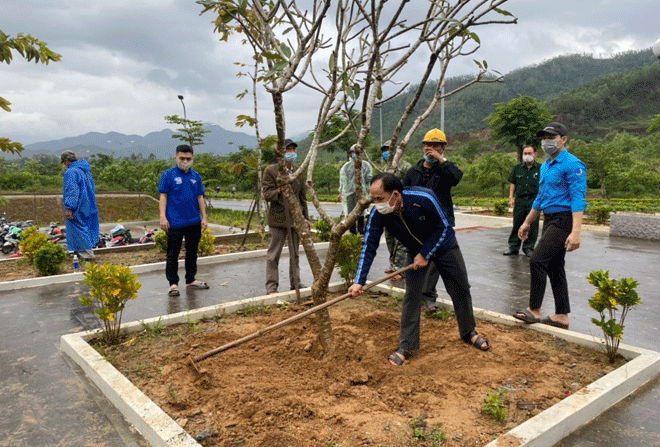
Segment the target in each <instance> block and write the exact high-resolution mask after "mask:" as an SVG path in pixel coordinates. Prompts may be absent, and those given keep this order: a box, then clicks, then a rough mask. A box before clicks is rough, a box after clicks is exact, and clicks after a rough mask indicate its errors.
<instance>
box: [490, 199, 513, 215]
mask: <svg viewBox="0 0 660 447" xmlns="http://www.w3.org/2000/svg"><path fill="white" fill-rule="evenodd" d="M493 212H494V213H495V215H496V216H506V213H508V212H509V200H508V199H497V200H494V201H493Z"/></svg>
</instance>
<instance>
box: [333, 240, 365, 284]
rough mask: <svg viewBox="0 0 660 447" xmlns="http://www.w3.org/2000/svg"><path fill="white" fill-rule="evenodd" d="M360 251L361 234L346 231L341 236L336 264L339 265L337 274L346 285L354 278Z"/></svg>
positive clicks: (351, 282)
mask: <svg viewBox="0 0 660 447" xmlns="http://www.w3.org/2000/svg"><path fill="white" fill-rule="evenodd" d="M361 251H362V236H360V235H359V234H350V233H347V234H344V235H343V236H342V237H341V241H340V242H339V250H338V252H337V266H338V267H339V276H341V277H342V278H343V279H344V281H345V282H346V285H347V286H350V285H351V284H353V282H354V280H355V274H356V273H357V267H358V261H359V260H360V252H361Z"/></svg>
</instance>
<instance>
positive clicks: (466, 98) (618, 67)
mask: <svg viewBox="0 0 660 447" xmlns="http://www.w3.org/2000/svg"><path fill="white" fill-rule="evenodd" d="M659 63H660V62H658V59H657V57H655V56H654V55H653V53H652V51H651V50H650V49H648V50H644V51H633V52H627V53H623V54H620V55H617V56H615V57H612V58H609V59H597V58H594V57H593V56H591V55H580V54H574V55H569V56H560V57H556V58H554V59H550V60H547V61H543V62H541V63H539V64H537V65H533V66H529V67H524V68H519V69H517V70H514V71H512V72H510V73H508V74H506V75H504V78H503V80H502V82H497V83H489V84H477V85H473V86H471V87H469V88H467V89H466V90H463V91H462V92H459V93H457V94H455V95H453V96H451V97H450V98H448V99H447V100H446V101H445V132H446V133H447V135H448V136H450V137H451V136H453V135H457V134H462V133H466V132H475V131H478V130H480V129H484V128H485V127H486V123H485V122H484V121H483V119H484V118H485V117H486V116H488V114H490V113H491V112H492V111H493V110H494V109H495V107H496V104H497V103H504V102H508V101H510V100H511V99H513V98H516V97H518V96H520V95H526V96H531V97H533V98H536V99H539V100H541V101H547V102H548V103H549V105H550V103H551V102H552V101H551V100H553V99H554V98H557V97H559V96H560V95H562V94H563V95H564V96H565V97H570V96H571V93H569V92H571V91H573V90H575V89H578V88H580V87H581V86H583V85H585V84H587V83H589V82H592V81H595V80H596V79H598V78H601V77H604V76H610V75H615V74H620V75H624V74H629V73H631V72H633V71H635V70H637V69H639V68H642V67H648V66H651V65H653V64H659ZM469 79H471V78H470V77H469V76H461V77H453V78H449V79H447V83H446V88H445V91H447V92H449V91H451V90H453V89H454V88H456V87H458V86H459V85H461V84H463V83H465V82H466V81H467V80H469ZM434 87H435V84H431V85H429V86H427V88H426V89H425V92H424V93H423V94H422V98H421V100H420V105H421V107H418V109H419V110H421V108H422V107H424V106H425V105H427V104H429V102H430V98H431V92H432V89H433V88H434ZM415 90H416V86H411V87H410V88H409V89H408V91H407V92H405V93H404V94H403V95H401V96H399V97H397V98H395V99H393V100H391V101H389V102H388V103H387V104H385V105H384V106H383V110H382V114H383V138H384V139H389V138H390V136H391V135H392V132H393V130H394V127H395V126H396V121H397V120H398V118H399V117H400V116H401V115H402V112H403V110H404V108H405V106H406V105H407V104H408V102H409V101H410V98H411V96H412V95H413V94H414V92H415ZM656 104H657V102H656ZM413 115H414V114H413ZM379 121H380V115H379V113H374V118H373V121H372V127H371V129H372V133H373V134H374V135H378V134H379V132H380V127H379V126H380V124H379ZM433 127H440V109H439V107H438V108H436V110H435V111H434V112H433V113H432V114H431V116H430V117H429V118H428V119H427V120H426V122H425V123H424V124H423V125H422V128H421V129H420V130H419V131H418V133H419V134H422V135H423V134H424V133H425V132H426V131H428V130H430V129H431V128H433ZM407 129H409V126H408V127H405V128H404V130H407Z"/></svg>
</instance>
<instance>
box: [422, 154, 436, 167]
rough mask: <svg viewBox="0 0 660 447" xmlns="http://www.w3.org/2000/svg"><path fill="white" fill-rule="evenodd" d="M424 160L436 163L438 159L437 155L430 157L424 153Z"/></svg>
mask: <svg viewBox="0 0 660 447" xmlns="http://www.w3.org/2000/svg"><path fill="white" fill-rule="evenodd" d="M424 160H426V162H427V163H431V164H432V165H433V164H436V163H437V162H438V159H437V158H435V157H429V156H428V155H424Z"/></svg>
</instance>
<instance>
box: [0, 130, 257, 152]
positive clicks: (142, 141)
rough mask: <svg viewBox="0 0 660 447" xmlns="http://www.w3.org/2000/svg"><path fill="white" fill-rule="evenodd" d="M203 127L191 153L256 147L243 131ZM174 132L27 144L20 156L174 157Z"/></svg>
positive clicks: (94, 135)
mask: <svg viewBox="0 0 660 447" xmlns="http://www.w3.org/2000/svg"><path fill="white" fill-rule="evenodd" d="M205 128H206V129H208V130H209V131H210V132H209V133H207V134H206V135H205V137H204V144H203V145H201V146H197V147H195V152H198V153H211V154H215V155H226V154H228V153H230V152H237V151H238V148H239V147H240V146H246V147H250V148H254V147H256V144H257V139H256V137H254V136H250V135H248V134H245V133H243V132H232V131H229V130H226V129H223V128H222V127H220V126H218V125H215V124H211V125H207V126H205ZM174 133H175V132H173V131H172V130H170V129H164V130H161V131H159V132H151V133H148V134H147V135H145V136H140V135H124V134H122V133H119V132H108V133H99V132H89V133H86V134H84V135H80V136H77V137H67V138H62V139H61V140H52V141H43V142H39V143H33V144H28V145H26V146H25V151H23V153H22V154H21V156H22V157H28V158H29V157H32V156H34V155H38V154H47V155H50V154H59V153H61V152H62V151H65V150H72V151H74V152H75V153H76V154H82V156H87V155H92V154H97V153H104V154H108V155H112V154H114V156H115V157H128V156H130V155H132V154H136V155H137V154H140V155H142V156H143V157H144V158H148V157H149V156H150V155H151V154H153V155H154V156H155V157H156V158H159V159H167V158H171V157H173V156H174V148H175V147H176V145H177V144H181V141H180V140H178V139H174V138H172V135H173V134H174ZM2 155H3V156H4V157H6V158H16V157H18V156H12V155H10V154H2Z"/></svg>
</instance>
